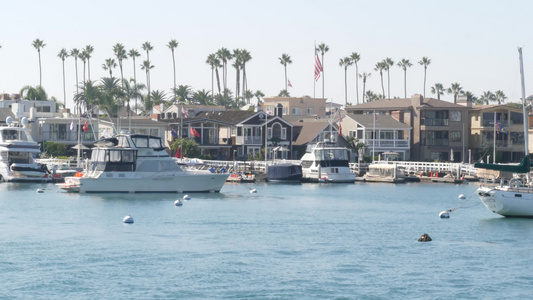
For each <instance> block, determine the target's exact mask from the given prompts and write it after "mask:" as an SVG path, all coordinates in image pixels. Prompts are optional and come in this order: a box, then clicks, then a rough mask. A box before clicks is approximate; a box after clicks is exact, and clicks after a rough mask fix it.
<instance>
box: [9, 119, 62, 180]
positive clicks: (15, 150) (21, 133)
mask: <svg viewBox="0 0 533 300" xmlns="http://www.w3.org/2000/svg"><path fill="white" fill-rule="evenodd" d="M6 123H7V124H8V126H5V127H0V180H1V181H8V182H25V181H41V182H46V181H51V180H52V179H51V177H50V173H49V171H48V169H47V168H46V165H44V164H40V163H37V162H35V160H34V156H36V155H38V154H40V153H41V150H40V147H39V144H38V143H37V142H35V141H34V140H33V138H32V137H31V134H30V131H29V129H28V128H27V125H28V119H26V118H22V119H21V123H22V127H17V126H14V125H13V118H11V117H7V118H6Z"/></svg>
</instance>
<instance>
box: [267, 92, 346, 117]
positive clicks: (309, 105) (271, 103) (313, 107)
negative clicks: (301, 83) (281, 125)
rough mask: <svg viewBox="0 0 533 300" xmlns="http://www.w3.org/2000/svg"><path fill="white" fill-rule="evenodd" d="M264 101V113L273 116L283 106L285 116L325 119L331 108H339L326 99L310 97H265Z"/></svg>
mask: <svg viewBox="0 0 533 300" xmlns="http://www.w3.org/2000/svg"><path fill="white" fill-rule="evenodd" d="M263 100H264V102H263V103H262V104H261V106H262V109H263V110H264V111H267V112H271V114H273V112H274V111H275V108H276V107H277V106H278V104H281V106H283V112H282V113H283V115H284V116H308V117H325V116H326V113H327V112H328V111H329V110H330V107H332V108H336V107H337V106H339V105H338V104H336V103H332V104H330V103H326V99H325V98H311V97H309V96H303V97H265V98H263Z"/></svg>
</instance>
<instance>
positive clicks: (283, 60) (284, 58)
mask: <svg viewBox="0 0 533 300" xmlns="http://www.w3.org/2000/svg"><path fill="white" fill-rule="evenodd" d="M278 59H279V63H280V64H282V65H283V67H284V68H285V93H286V94H287V96H285V97H288V94H289V93H288V92H287V65H290V64H292V60H291V56H290V55H289V54H287V53H283V54H281V57H278Z"/></svg>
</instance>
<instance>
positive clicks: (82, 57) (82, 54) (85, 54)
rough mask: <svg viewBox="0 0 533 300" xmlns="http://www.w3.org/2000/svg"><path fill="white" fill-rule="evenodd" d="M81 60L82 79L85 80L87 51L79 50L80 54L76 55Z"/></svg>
mask: <svg viewBox="0 0 533 300" xmlns="http://www.w3.org/2000/svg"><path fill="white" fill-rule="evenodd" d="M78 57H79V58H80V59H81V61H82V62H83V81H84V82H85V81H86V80H85V79H86V78H85V67H86V66H87V52H85V51H81V53H80V55H79V56H78Z"/></svg>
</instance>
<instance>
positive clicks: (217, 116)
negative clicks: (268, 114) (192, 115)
mask: <svg viewBox="0 0 533 300" xmlns="http://www.w3.org/2000/svg"><path fill="white" fill-rule="evenodd" d="M254 114H257V112H254V111H248V110H226V111H203V112H201V113H199V114H198V115H196V119H209V120H214V121H221V122H226V123H231V124H238V123H240V122H242V121H244V120H246V119H248V118H250V117H251V116H253V115H254Z"/></svg>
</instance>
